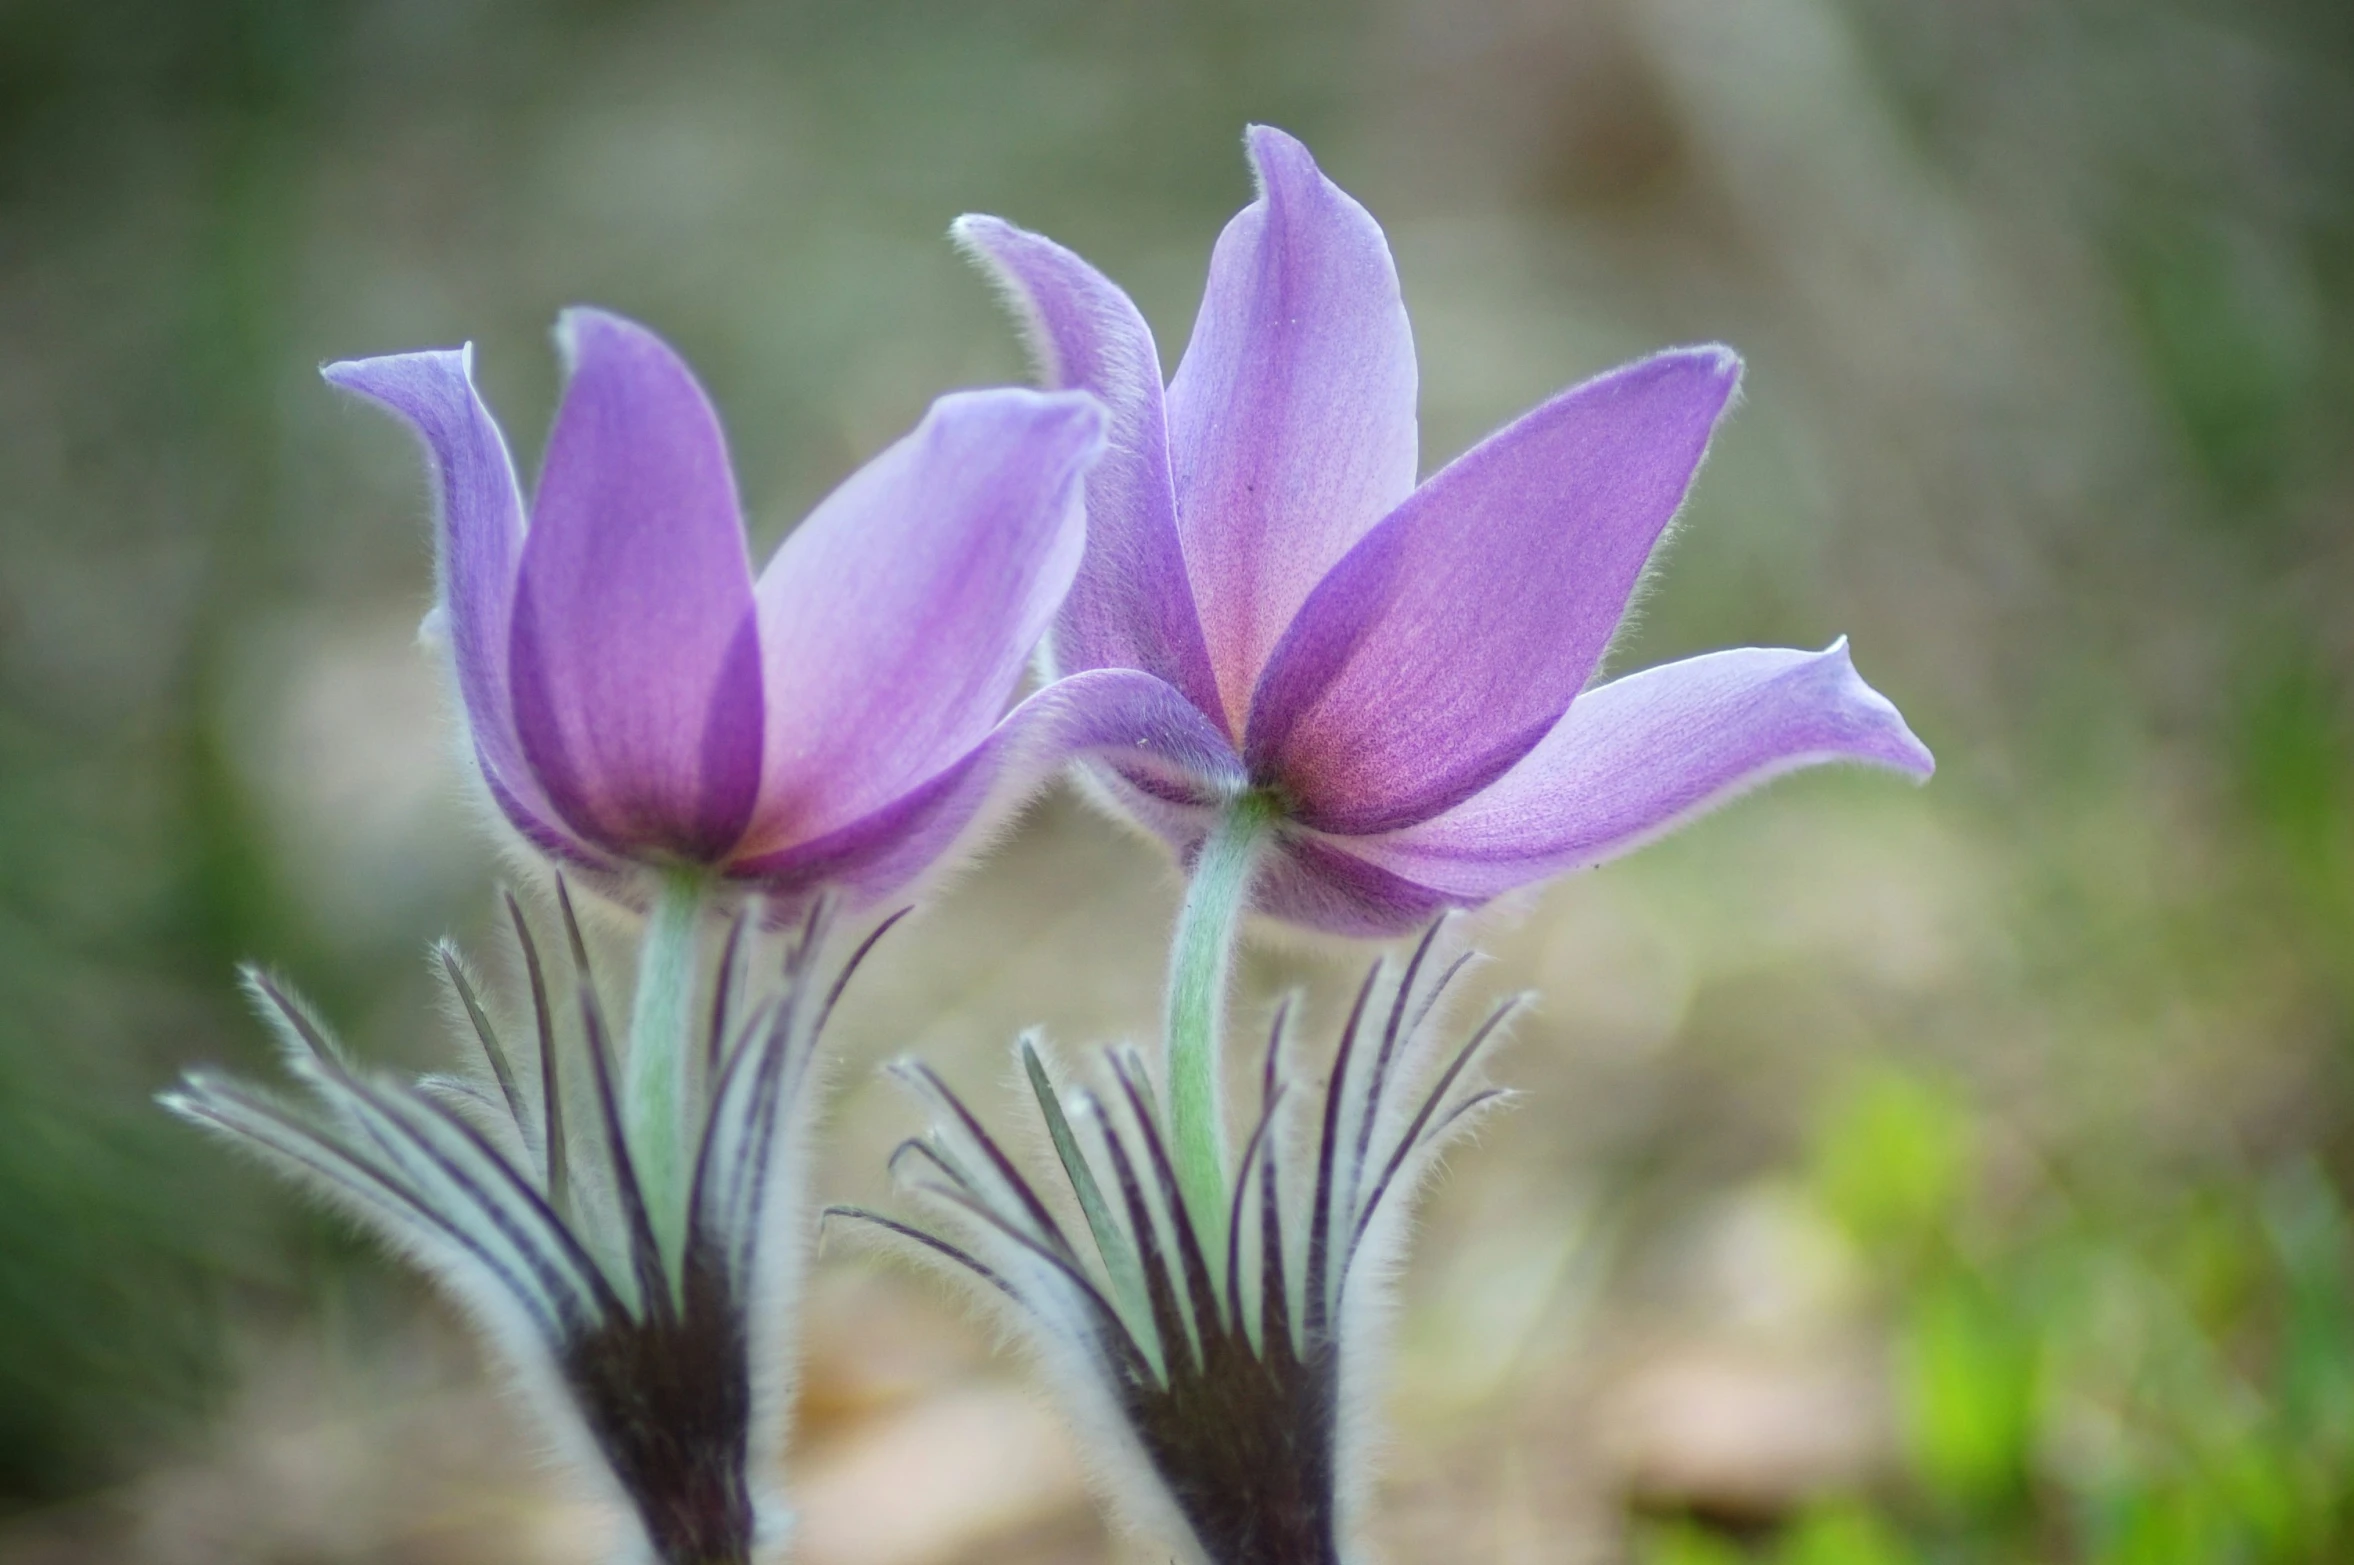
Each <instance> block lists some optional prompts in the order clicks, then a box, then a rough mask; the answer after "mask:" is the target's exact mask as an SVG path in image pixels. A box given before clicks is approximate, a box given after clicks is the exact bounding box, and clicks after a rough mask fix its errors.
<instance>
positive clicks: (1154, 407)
mask: <svg viewBox="0 0 2354 1565" xmlns="http://www.w3.org/2000/svg"><path fill="white" fill-rule="evenodd" d="M951 232H953V233H954V234H955V235H956V238H957V241H958V243H960V244H962V245H963V246H964V247H965V248H966V249H967V250H968V251H970V252H971V253H972V254H973V256H974V257H975V258H977V259H978V260H979V261H980V262H981V263H982V264H983V265H984V266H986V267H987V268H988V269H989V272H990V274H991V275H992V276H993V277H995V278H996V280H997V282H998V283H999V285H1000V286H1001V287H1002V288H1003V289H1004V291H1005V294H1006V297H1007V299H1008V300H1009V301H1010V302H1011V303H1012V305H1013V307H1014V309H1015V311H1016V313H1017V314H1019V315H1020V316H1021V318H1022V320H1023V323H1024V326H1025V327H1026V335H1027V336H1028V337H1029V339H1030V345H1031V349H1032V351H1033V352H1035V353H1036V355H1037V357H1038V364H1039V374H1040V377H1041V378H1042V379H1043V380H1044V381H1045V383H1046V384H1047V385H1048V386H1050V387H1054V388H1058V389H1067V390H1076V391H1085V392H1088V393H1090V394H1091V395H1093V396H1094V397H1095V399H1096V400H1097V401H1098V402H1100V403H1102V404H1103V406H1104V411H1105V412H1106V414H1107V415H1108V416H1109V419H1110V423H1109V426H1108V428H1107V429H1106V435H1107V442H1106V449H1105V451H1104V454H1103V456H1102V457H1101V458H1099V459H1098V460H1097V462H1096V464H1095V467H1094V469H1093V470H1092V471H1090V472H1089V474H1088V475H1087V552H1086V555H1085V557H1084V558H1083V559H1082V560H1081V562H1080V566H1079V575H1078V579H1077V580H1075V581H1074V582H1073V583H1072V584H1071V591H1070V595H1069V596H1068V597H1067V598H1065V599H1064V600H1063V607H1062V612H1061V613H1060V614H1059V615H1058V616H1057V617H1056V619H1055V626H1054V636H1053V640H1052V642H1051V643H1050V650H1051V653H1052V656H1053V660H1054V665H1055V669H1056V671H1057V672H1058V673H1073V672H1076V671H1078V670H1080V669H1087V668H1140V669H1143V670H1144V671H1145V672H1146V673H1148V674H1157V675H1159V676H1160V677H1161V678H1162V679H1165V680H1167V681H1168V682H1169V683H1170V684H1172V685H1175V686H1176V687H1177V688H1178V689H1179V690H1182V691H1184V692H1185V693H1186V694H1187V695H1188V696H1191V697H1192V698H1193V700H1194V703H1195V704H1196V705H1198V706H1200V707H1201V708H1202V710H1204V711H1206V712H1215V711H1217V710H1218V691H1217V683H1216V681H1215V680H1214V679H1213V678H1212V677H1211V674H1210V655H1209V650H1208V647H1207V645H1206V644H1205V643H1204V642H1203V640H1202V627H1201V619H1200V616H1199V615H1198V614H1197V613H1196V612H1195V609H1194V603H1193V591H1192V588H1191V587H1190V586H1189V585H1188V584H1187V582H1186V578H1185V556H1184V553H1183V551H1182V549H1181V548H1180V547H1179V545H1178V542H1177V504H1176V499H1175V494H1174V491H1173V490H1172V488H1171V486H1170V480H1169V432H1168V423H1167V419H1166V416H1165V415H1164V413H1163V410H1162V405H1161V362H1160V356H1159V354H1158V353H1156V352H1155V351H1154V348H1153V340H1152V332H1151V331H1150V330H1149V329H1148V328H1147V327H1146V326H1145V324H1144V318H1143V317H1142V316H1141V315H1139V314H1137V313H1136V306H1135V305H1134V304H1133V303H1131V302H1130V301H1129V298H1128V296H1127V295H1126V294H1125V293H1122V292H1121V291H1120V290H1119V288H1118V287H1116V286H1115V285H1114V284H1113V283H1112V282H1111V281H1110V280H1109V279H1108V278H1106V277H1105V276H1104V275H1103V274H1102V273H1100V272H1098V271H1096V270H1095V268H1093V267H1091V266H1089V265H1088V264H1087V263H1086V262H1085V261H1082V260H1080V259H1079V258H1078V257H1077V256H1075V255H1073V254H1072V253H1071V252H1070V251H1068V250H1066V249H1064V248H1063V247H1062V246H1061V245H1058V244H1056V243H1054V242H1053V241H1052V240H1050V239H1044V238H1041V237H1039V236H1038V235H1036V234H1031V233H1025V232H1023V231H1022V230H1021V229H1018V228H1015V227H1014V226H1012V225H1011V224H1009V223H1005V222H1002V221H1000V220H999V219H997V218H994V217H964V218H959V219H958V220H957V222H956V226H955V227H954V229H952V230H951Z"/></svg>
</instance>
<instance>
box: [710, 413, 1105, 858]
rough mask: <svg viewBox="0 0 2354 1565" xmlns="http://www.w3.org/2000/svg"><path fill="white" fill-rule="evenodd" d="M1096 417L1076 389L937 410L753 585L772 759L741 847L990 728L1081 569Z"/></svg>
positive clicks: (797, 532) (794, 831)
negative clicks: (1085, 499)
mask: <svg viewBox="0 0 2354 1565" xmlns="http://www.w3.org/2000/svg"><path fill="white" fill-rule="evenodd" d="M1102 446H1103V413H1102V411H1101V409H1100V408H1098V407H1097V405H1096V403H1095V401H1094V400H1093V399H1092V398H1090V397H1088V396H1086V395H1084V394H1082V393H1079V392H1053V393H1039V392H1034V391H1017V390H998V391H978V392H964V393H959V394H956V395H952V396H947V397H942V398H941V399H940V400H939V401H938V402H936V403H934V404H933V406H932V410H931V411H930V412H929V413H928V414H926V415H925V417H924V421H923V422H922V423H921V424H920V425H918V426H917V427H916V429H915V431H914V433H912V434H910V435H909V436H907V438H905V439H904V440H901V441H900V442H899V443H898V444H896V445H894V446H892V447H891V448H890V449H888V450H886V451H884V452H883V453H882V454H881V455H880V456H878V457H876V458H875V459H874V460H873V461H872V462H869V463H868V464H867V465H866V466H865V467H864V468H862V469H860V470H859V471H858V472H857V473H855V474H853V475H851V477H850V479H849V480H848V481H847V482H846V483H844V484H843V485H842V486H841V487H840V488H839V489H836V490H835V491H834V492H833V493H832V494H831V495H829V496H827V497H826V499H825V500H824V501H823V502H822V503H821V504H820V505H819V506H818V508H817V509H816V510H815V511H813V512H812V513H810V516H809V518H808V520H806V521H804V522H803V523H802V524H801V525H800V526H799V527H797V528H795V529H794V531H793V532H792V534H791V535H790V536H789V537H787V538H786V539H785V542H784V545H783V547H782V548H780V549H778V550H777V552H776V556H775V558H774V559H772V560H771V561H770V562H769V565H768V568H767V569H766V570H765V571H763V572H762V573H761V577H760V582H759V586H758V589H757V597H758V602H759V613H760V640H761V655H762V660H763V670H764V672H763V682H764V685H765V689H766V693H767V702H768V729H767V744H766V749H767V758H766V769H765V778H764V781H763V784H762V788H761V803H760V810H759V814H758V817H757V819H756V821H755V823H754V826H753V829H752V832H751V834H750V836H749V837H748V838H747V839H746V841H745V844H744V848H743V851H744V853H745V854H747V855H749V856H754V857H757V856H760V855H761V854H763V853H765V852H768V851H772V850H774V849H776V848H781V847H784V846H787V845H789V844H791V843H795V842H801V841H807V840H809V839H812V838H815V837H820V836H823V835H825V834H826V833H828V832H831V831H834V830H836V829H837V828H839V827H842V826H846V825H848V824H849V823H851V822H852V821H855V820H857V819H859V818H860V817H862V816H864V815H867V814H869V813H870V812H872V811H874V810H876V809H879V808H881V807H882V806H883V805H885V804H887V803H889V802H890V801H891V800H894V799H896V798H898V797H899V796H900V795H901V794H903V793H905V792H907V791H908V790H909V789H911V788H914V787H915V786H917V785H918V784H920V783H923V782H924V781H926V780H927V779H929V778H931V777H932V776H933V775H934V774H935V773H937V772H939V771H941V770H942V769H943V768H945V767H947V766H948V765H950V764H951V763H953V762H955V761H958V760H960V759H962V758H963V757H964V755H965V754H966V752H968V751H970V750H971V749H972V748H973V746H974V745H976V744H977V743H979V742H980V740H981V738H982V736H983V735H985V734H987V733H988V732H989V731H990V730H991V729H992V728H993V727H995V726H996V723H997V720H998V718H999V717H1000V716H1001V715H1002V714H1003V713H1004V711H1005V703H1006V699H1007V697H1009V696H1011V695H1012V694H1013V689H1014V685H1015V683H1016V682H1017V681H1018V680H1019V679H1020V678H1021V673H1022V666H1023V664H1024V663H1025V661H1027V659H1028V658H1029V655H1030V650H1031V648H1033V647H1034V646H1036V645H1037V643H1038V638H1039V637H1040V636H1041V635H1042V634H1044V633H1045V630H1046V627H1047V625H1048V624H1049V622H1051V621H1052V619H1053V617H1054V612H1055V608H1056V605H1058V604H1059V603H1060V602H1061V601H1062V598H1063V594H1064V593H1065V592H1066V591H1067V590H1068V589H1069V587H1070V585H1071V578H1072V576H1073V574H1074V573H1075V572H1076V571H1077V570H1078V568H1079V557H1080V551H1081V549H1082V547H1083V546H1084V543H1085V538H1086V516H1085V510H1084V505H1083V496H1084V485H1083V477H1084V474H1085V472H1086V469H1087V464H1088V462H1089V461H1090V460H1091V459H1092V458H1093V457H1094V456H1095V454H1096V453H1097V452H1098V451H1099V450H1101V449H1102Z"/></svg>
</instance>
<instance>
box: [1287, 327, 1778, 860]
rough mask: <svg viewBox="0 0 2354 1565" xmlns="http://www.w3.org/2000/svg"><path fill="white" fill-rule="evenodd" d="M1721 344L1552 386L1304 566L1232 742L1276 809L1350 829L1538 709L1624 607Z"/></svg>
mask: <svg viewBox="0 0 2354 1565" xmlns="http://www.w3.org/2000/svg"><path fill="white" fill-rule="evenodd" d="M1739 376H1740V360H1739V359H1738V358H1736V357H1735V356H1734V355H1733V353H1732V352H1731V351H1730V350H1729V349H1725V348H1715V347H1710V348H1690V349H1681V350H1677V351H1673V352H1669V353H1662V354H1659V355H1657V356H1655V357H1653V358H1649V359H1645V360H1642V361H1641V362H1639V363H1636V364H1631V365H1628V366H1626V367H1625V368H1622V369H1618V370H1614V371H1612V372H1611V373H1609V374H1607V375H1603V376H1600V377H1598V378H1597V379H1594V380H1590V381H1587V382H1585V383H1584V384H1583V385H1580V386H1577V387H1574V388H1572V389H1571V390H1569V391H1566V392H1564V393H1562V394H1561V395H1560V396H1557V397H1555V398H1554V399H1553V400H1552V401H1550V402H1547V403H1546V404H1544V405H1543V406H1542V407H1539V408H1537V409H1536V410H1535V411H1533V412H1531V413H1529V414H1527V415H1526V416H1524V417H1523V418H1521V419H1519V420H1518V421H1517V422H1515V423H1513V424H1511V425H1509V426H1507V427H1506V428H1505V429H1503V430H1502V431H1500V432H1498V433H1497V434H1495V435H1492V436H1490V437H1489V438H1488V439H1487V440H1486V441H1484V442H1482V443H1481V444H1480V445H1478V446H1475V447H1473V448H1472V449H1471V450H1470V451H1468V452H1466V453H1464V455H1463V456H1461V457H1459V458H1457V459H1456V460H1455V461H1454V462H1453V463H1451V464H1449V465H1448V466H1447V468H1446V469H1445V470H1443V471H1442V472H1440V473H1438V474H1437V475H1436V476H1434V477H1433V478H1432V479H1431V480H1430V481H1429V482H1427V483H1425V484H1424V485H1423V486H1422V487H1421V488H1420V489H1418V490H1416V491H1415V493H1414V495H1413V497H1412V498H1411V499H1409V500H1407V501H1406V503H1405V504H1404V505H1402V506H1400V507H1399V508H1398V510H1397V511H1396V512H1394V513H1393V514H1392V515H1390V516H1389V517H1388V518H1386V519H1385V520H1384V521H1383V522H1382V523H1381V524H1380V525H1379V526H1378V527H1376V528H1375V529H1374V530H1373V531H1372V532H1370V533H1368V534H1367V535H1366V536H1365V537H1364V539H1363V540H1362V541H1361V542H1359V543H1358V544H1357V546H1356V547H1355V548H1353V549H1351V550H1350V551H1349V553H1348V555H1347V557H1345V558H1344V559H1342V560H1341V562H1340V563H1339V564H1338V565H1336V566H1334V567H1333V569H1332V571H1331V573H1330V574H1329V575H1327V576H1326V577H1325V578H1324V580H1323V581H1322V582H1321V583H1319V584H1318V585H1317V587H1316V589H1315V591H1314V593H1313V594H1312V595H1311V596H1310V597H1309V598H1308V601H1307V602H1306V604H1305V605H1304V606H1302V608H1301V609H1300V612H1299V616H1298V618H1297V619H1296V620H1295V621H1294V622H1293V624H1292V626H1291V629H1290V631H1289V633H1288V634H1286V635H1285V637H1284V639H1283V642H1282V644H1281V645H1280V646H1279V647H1277V648H1276V650H1275V654H1274V656H1273V658H1272V659H1271V660H1270V662H1269V664H1268V666H1267V670H1266V674H1265V676H1264V678H1263V679H1262V680H1261V681H1260V684H1259V688H1258V692H1257V694H1256V696H1255V698H1254V701H1253V705H1252V709H1251V717H1250V728H1249V732H1248V735H1247V737H1246V741H1245V745H1244V755H1245V756H1246V757H1247V758H1248V760H1249V761H1250V764H1251V768H1252V771H1253V774H1254V775H1257V776H1261V777H1275V778H1280V780H1281V782H1282V785H1283V787H1284V788H1285V790H1286V792H1287V793H1288V794H1289V796H1290V797H1291V799H1292V802H1293V805H1294V810H1295V818H1296V819H1298V820H1299V821H1301V822H1302V823H1303V824H1306V825H1309V826H1313V827H1316V828H1318V829H1319V830H1323V831H1329V832H1336V833H1340V834H1344V835H1360V834H1367V833H1374V832H1381V831H1387V830H1391V829H1394V828H1397V827H1402V826H1407V825H1411V824H1413V823H1415V822H1417V821H1421V820H1426V819H1428V818H1430V817H1431V816H1433V815H1436V814H1438V813H1439V812H1440V811H1442V810H1445V809H1447V808H1449V807H1450V806H1452V805H1455V804H1457V803H1460V802H1461V801H1462V800H1464V799H1466V798H1468V797H1469V796H1471V795H1472V794H1474V793H1476V792H1477V791H1478V790H1479V789H1481V788H1483V787H1485V786H1487V785H1488V784H1489V783H1490V782H1492V781H1494V780H1495V778H1496V777H1497V776H1498V775H1499V774H1501V773H1502V772H1503V771H1504V770H1505V769H1506V768H1507V767H1509V766H1511V765H1512V764H1513V763H1514V762H1516V761H1518V760H1519V759H1520V758H1521V757H1522V756H1524V755H1526V754H1528V752H1529V751H1530V750H1531V749H1532V748H1533V747H1534V746H1535V745H1536V744H1537V742H1538V741H1539V740H1540V739H1542V738H1543V737H1544V736H1545V734H1546V733H1547V732H1548V731H1549V730H1550V729H1552V727H1553V726H1554V724H1555V723H1557V722H1558V721H1559V720H1560V718H1561V715H1562V713H1563V712H1564V711H1566V710H1568V709H1569V705H1570V702H1571V700H1572V698H1574V697H1575V696H1576V695H1577V693H1578V691H1579V690H1580V689H1582V688H1583V687H1584V686H1585V683H1586V681H1587V680H1588V679H1590V678H1591V677H1592V676H1593V672H1594V668H1595V665H1596V664H1597V663H1598V662H1599V661H1600V659H1601V656H1602V653H1603V650H1604V649H1605V648H1606V647H1607V646H1608V645H1609V642H1610V638H1611V635H1612V634H1613V633H1614V632H1615V631H1616V630H1617V628H1618V623H1619V620H1620V618H1621V617H1622V616H1623V615H1624V614H1625V612H1626V606H1627V600H1628V598H1629V596H1630V595H1631V594H1632V593H1633V591H1634V588H1635V583H1636V581H1637V579H1638V578H1639V577H1640V576H1641V575H1642V571H1643V567H1644V564H1645V562H1646V561H1647V560H1649V558H1650V556H1651V550H1652V547H1653V545H1654V544H1656V543H1657V542H1658V540H1659V537H1660V535H1661V533H1662V532H1664V531H1665V530H1666V528H1667V525H1668V523H1669V522H1670V521H1671V520H1673V518H1674V516H1675V513H1676V510H1677V508H1678V507H1679V506H1680V505H1682V504H1683V499H1684V492H1685V490H1686V489H1687V488H1688V487H1689V486H1690V484H1691V481H1692V476H1693V474H1694V472H1695V471H1696V470H1697V469H1698V467H1699V465H1700V459H1701V456H1702V454H1703V453H1704V452H1705V451H1706V450H1707V447H1708V440H1709V434H1710V432H1711V431H1712V430H1713V429H1714V427H1715V425H1716V420H1717V416H1718V414H1719V413H1721V412H1722V411H1723V409H1724V407H1725V404H1726V403H1727V401H1728V400H1729V399H1730V398H1731V396H1732V394H1733V388H1734V386H1735V384H1736V382H1737V381H1738V379H1739Z"/></svg>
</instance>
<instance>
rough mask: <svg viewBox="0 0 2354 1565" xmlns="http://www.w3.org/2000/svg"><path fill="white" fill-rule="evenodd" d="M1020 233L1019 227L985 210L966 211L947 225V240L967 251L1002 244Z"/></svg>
mask: <svg viewBox="0 0 2354 1565" xmlns="http://www.w3.org/2000/svg"><path fill="white" fill-rule="evenodd" d="M1020 233H1021V230H1020V229H1018V228H1016V227H1014V225H1013V224H1011V223H1009V222H1007V221H1006V220H1005V219H1004V218H1002V217H995V216H992V215H991V214H989V213H987V212H967V213H965V214H964V215H963V216H961V217H959V218H958V219H957V220H956V221H955V222H953V223H950V224H949V225H948V237H949V240H950V241H951V242H952V243H954V244H955V245H956V246H957V247H958V248H959V249H962V250H967V251H971V250H978V249H981V248H983V247H985V246H988V245H992V244H1002V243H1003V242H1004V241H1006V240H1008V239H1011V238H1013V237H1015V236H1016V235H1018V234H1020Z"/></svg>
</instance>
